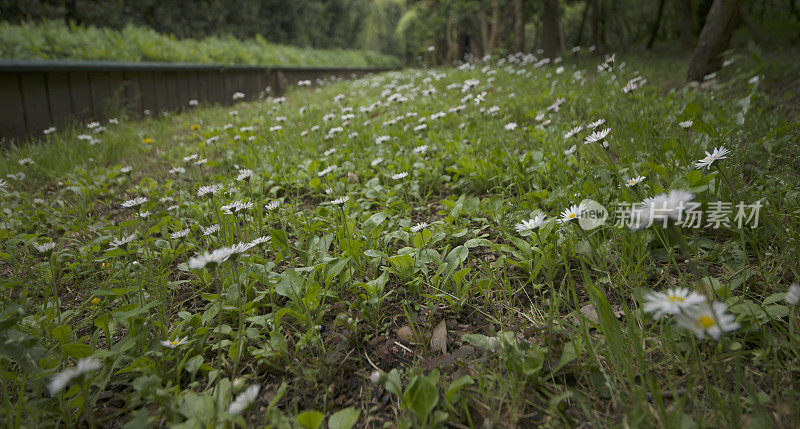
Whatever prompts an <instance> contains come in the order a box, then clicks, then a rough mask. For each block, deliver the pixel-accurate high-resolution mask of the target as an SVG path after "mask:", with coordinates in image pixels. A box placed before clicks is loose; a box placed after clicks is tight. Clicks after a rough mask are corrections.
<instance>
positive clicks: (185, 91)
mask: <svg viewBox="0 0 800 429" xmlns="http://www.w3.org/2000/svg"><path fill="white" fill-rule="evenodd" d="M190 80H191V78H190V77H189V73H186V72H184V71H180V72H178V102H179V103H180V110H181V111H184V110H186V108H187V107H188V106H189V99H190V98H192V97H191V96H190V95H189V93H190V92H189V85H190Z"/></svg>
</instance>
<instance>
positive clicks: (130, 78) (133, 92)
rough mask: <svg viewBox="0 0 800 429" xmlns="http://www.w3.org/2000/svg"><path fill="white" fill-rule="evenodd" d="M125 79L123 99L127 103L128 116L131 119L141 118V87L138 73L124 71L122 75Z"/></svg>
mask: <svg viewBox="0 0 800 429" xmlns="http://www.w3.org/2000/svg"><path fill="white" fill-rule="evenodd" d="M122 76H123V78H124V79H125V99H126V100H127V102H128V105H127V109H128V114H129V115H131V117H134V118H139V117H141V116H142V110H143V108H142V87H141V78H140V75H139V73H137V72H135V71H125V72H123V74H122Z"/></svg>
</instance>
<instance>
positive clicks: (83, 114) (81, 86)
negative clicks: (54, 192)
mask: <svg viewBox="0 0 800 429" xmlns="http://www.w3.org/2000/svg"><path fill="white" fill-rule="evenodd" d="M69 91H70V96H71V98H72V115H73V116H74V117H75V118H76V119H78V120H79V121H83V122H86V121H87V120H88V119H89V118H90V117H91V116H92V111H93V110H94V106H92V91H91V88H90V87H89V76H88V74H87V73H86V72H72V73H69Z"/></svg>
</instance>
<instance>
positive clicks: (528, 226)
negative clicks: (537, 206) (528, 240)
mask: <svg viewBox="0 0 800 429" xmlns="http://www.w3.org/2000/svg"><path fill="white" fill-rule="evenodd" d="M545 223H547V215H545V214H544V213H538V214H537V215H536V216H535V217H534V218H533V219H528V220H523V221H522V222H521V223H518V224H516V225H514V229H516V230H517V232H522V231H530V230H532V229H536V228H539V227H540V226H542V225H544V224H545Z"/></svg>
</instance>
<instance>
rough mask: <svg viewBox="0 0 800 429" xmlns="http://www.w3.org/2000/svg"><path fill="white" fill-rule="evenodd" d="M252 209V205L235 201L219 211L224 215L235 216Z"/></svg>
mask: <svg viewBox="0 0 800 429" xmlns="http://www.w3.org/2000/svg"><path fill="white" fill-rule="evenodd" d="M252 208H253V203H251V202H244V201H241V200H236V201H234V202H232V203H230V204H228V205H224V206H222V207H220V210H222V213H225V214H237V213H239V212H242V211H245V210H250V209H252Z"/></svg>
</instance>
